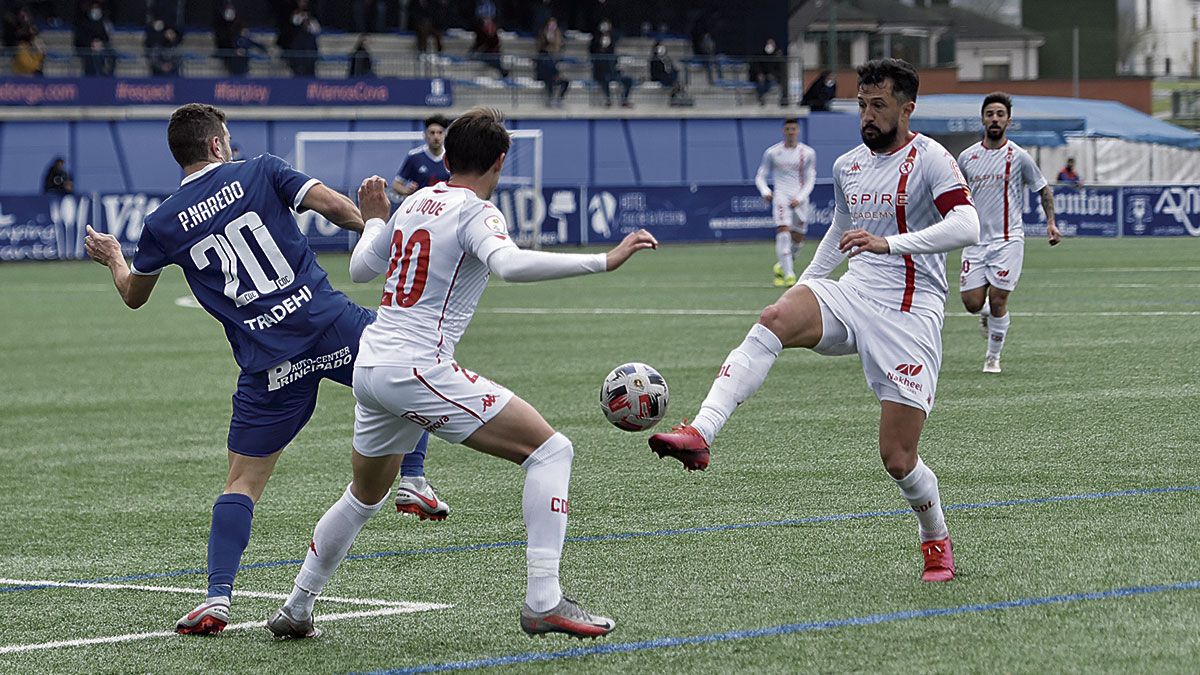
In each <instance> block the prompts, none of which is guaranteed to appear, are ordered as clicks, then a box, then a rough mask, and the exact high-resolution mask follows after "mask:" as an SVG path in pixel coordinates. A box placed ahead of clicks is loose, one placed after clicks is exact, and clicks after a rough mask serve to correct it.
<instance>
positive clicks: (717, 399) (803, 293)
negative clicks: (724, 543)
mask: <svg viewBox="0 0 1200 675" xmlns="http://www.w3.org/2000/svg"><path fill="white" fill-rule="evenodd" d="M821 332H822V323H821V306H820V304H819V303H818V302H817V297H816V295H814V294H813V292H812V290H811V289H809V288H808V287H807V286H805V285H803V284H801V285H799V286H793V287H791V288H789V289H788V290H787V291H786V292H785V293H784V294H783V295H782V296H780V298H779V300H777V301H776V302H775V304H773V305H770V306H768V307H767V308H766V309H764V310H763V311H762V314H761V315H760V316H759V319H758V323H756V324H754V326H753V327H751V328H750V332H749V333H747V334H746V339H745V340H743V341H742V343H741V344H740V345H738V346H737V347H736V348H735V349H734V350H733V351H732V352H730V353H729V356H727V357H725V362H724V363H723V364H721V367H720V369H719V370H718V371H717V377H716V379H715V380H714V381H713V384H712V387H711V388H710V389H709V390H708V396H707V397H705V399H704V402H703V403H702V404H701V405H700V412H699V413H698V414H697V415H696V419H695V420H694V421H693V422H692V423H691V424H683V425H679V426H676V427H675V428H674V429H672V430H671V432H670V433H661V434H654V435H653V436H651V437H650V441H649V442H650V449H651V450H653V451H654V452H656V453H658V455H659V456H660V457H665V456H668V455H669V456H671V457H674V458H676V459H678V460H679V461H680V462H683V465H684V466H685V467H687V468H688V470H689V471H690V470H695V469H698V470H704V469H705V468H707V467H708V462H709V447H710V446H711V445H712V442H713V440H714V439H715V438H716V437H717V434H718V433H719V432H720V431H721V428H722V427H724V426H725V423H726V422H727V421H729V416H730V415H732V414H733V411H734V410H735V409H736V408H737V407H738V406H739V405H741V404H742V403H743V402H745V401H746V400H748V399H749V398H750V397H751V396H753V395H754V393H755V392H756V391H758V389H759V387H761V386H762V384H763V382H764V381H765V380H766V378H767V373H768V372H770V370H771V366H772V365H774V363H775V359H776V358H778V357H779V354H780V352H782V351H783V349H784V348H787V347H814V346H816V345H817V343H818V342H820V340H821Z"/></svg>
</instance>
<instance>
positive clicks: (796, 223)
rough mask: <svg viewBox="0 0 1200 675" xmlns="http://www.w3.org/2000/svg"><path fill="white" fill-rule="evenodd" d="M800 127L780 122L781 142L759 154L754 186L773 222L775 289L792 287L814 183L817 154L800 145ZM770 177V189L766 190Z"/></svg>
mask: <svg viewBox="0 0 1200 675" xmlns="http://www.w3.org/2000/svg"><path fill="white" fill-rule="evenodd" d="M799 137H800V124H799V123H798V122H797V121H796V120H795V118H791V119H786V120H784V121H783V140H782V141H780V142H779V143H776V144H775V145H772V146H771V147H769V148H767V149H766V151H765V152H763V158H762V164H760V165H759V167H758V173H757V174H756V175H755V176H754V184H755V185H756V186H758V192H759V194H761V195H762V197H763V199H765V200H766V201H767V203H768V204H770V205H771V216H772V217H773V218H774V220H775V260H776V262H775V270H774V271H775V285H776V286H791V285H792V284H794V283H796V269H795V258H796V254H797V253H799V252H800V249H801V248H803V246H804V232H805V229H806V228H807V227H808V213H809V208H808V197H809V195H811V194H812V190H813V184H814V183H815V182H816V180H817V153H816V151H815V150H813V149H812V148H810V147H808V146H807V145H805V144H803V143H801V142H800V141H799ZM768 176H770V178H771V182H772V183H773V186H772V187H773V189H772V187H768V186H767V177H768Z"/></svg>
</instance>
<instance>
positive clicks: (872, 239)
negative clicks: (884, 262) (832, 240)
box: [838, 229, 892, 258]
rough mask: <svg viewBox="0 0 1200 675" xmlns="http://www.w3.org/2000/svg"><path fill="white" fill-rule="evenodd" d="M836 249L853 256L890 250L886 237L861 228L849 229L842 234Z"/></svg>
mask: <svg viewBox="0 0 1200 675" xmlns="http://www.w3.org/2000/svg"><path fill="white" fill-rule="evenodd" d="M838 250H840V251H841V252H842V253H845V254H847V256H848V257H850V258H853V257H854V256H856V255H858V254H859V253H878V254H880V255H884V254H887V253H891V252H892V247H891V246H889V245H888V242H887V239H884V238H883V237H877V236H875V235H873V234H871V233H870V232H867V231H866V230H863V229H857V230H849V231H847V232H846V233H845V234H843V235H842V242H841V243H840V244H838Z"/></svg>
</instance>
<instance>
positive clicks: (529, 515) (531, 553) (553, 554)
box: [521, 433, 575, 612]
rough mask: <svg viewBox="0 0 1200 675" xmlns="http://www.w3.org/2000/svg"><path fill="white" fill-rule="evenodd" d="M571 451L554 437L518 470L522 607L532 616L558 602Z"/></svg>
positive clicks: (564, 441)
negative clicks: (522, 479)
mask: <svg viewBox="0 0 1200 675" xmlns="http://www.w3.org/2000/svg"><path fill="white" fill-rule="evenodd" d="M574 457H575V450H574V449H573V448H572V447H571V441H570V440H568V439H567V437H566V436H563V435H562V434H559V433H556V434H554V435H553V436H551V437H550V438H549V439H547V440H546V442H545V443H542V444H541V445H540V446H538V449H537V450H534V451H533V454H532V455H530V456H529V457H528V458H526V459H525V461H524V462H523V463H522V464H521V468H522V469H525V493H524V495H523V496H522V497H521V510H522V512H523V513H524V514H525V536H526V541H527V542H528V543H527V544H526V546H525V574H526V583H525V604H526V605H529V608H530V609H532V610H533V611H535V612H545V611H546V610H549V609H553V608H554V606H555V605H557V604H558V603H559V601H561V600H562V588H561V587H560V586H559V584H558V564H559V561H560V560H561V559H562V547H563V539H564V538H566V536H567V512H568V511H569V510H570V509H569V505H570V502H569V501H568V499H567V498H568V494H567V488H568V486H569V484H570V482H571V460H572V459H573V458H574Z"/></svg>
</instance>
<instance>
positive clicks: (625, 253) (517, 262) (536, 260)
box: [484, 230, 658, 282]
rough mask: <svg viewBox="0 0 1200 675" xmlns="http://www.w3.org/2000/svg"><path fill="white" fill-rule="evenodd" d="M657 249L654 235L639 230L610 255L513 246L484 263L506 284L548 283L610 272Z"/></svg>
mask: <svg viewBox="0 0 1200 675" xmlns="http://www.w3.org/2000/svg"><path fill="white" fill-rule="evenodd" d="M657 247H658V241H657V240H656V239H655V238H654V236H653V235H652V234H650V233H649V232H647V231H645V230H638V231H637V232H631V233H629V234H628V235H627V236H626V237H625V239H623V240H622V241H621V243H619V244H617V245H616V246H614V247H613V248H612V250H610V251H609V252H608V253H595V254H587V253H552V252H550V251H526V250H523V249H519V248H517V247H516V246H511V245H510V246H504V247H500V248H496V249H495V250H493V251H492V252H490V253H488V254H487V259H486V260H485V261H484V262H485V264H486V265H487V266H488V269H489V270H490V271H492V272H493V273H495V274H496V275H497V276H499V277H500V278H501V279H503V280H505V281H512V282H527V281H546V280H549V279H564V278H566V277H575V276H580V275H583V274H595V273H597V272H610V271H612V270H615V269H617V268H618V267H620V266H621V265H623V264H625V261H626V260H629V258H630V257H631V256H632V255H633V254H634V253H637V252H638V251H641V250H644V249H647V248H657Z"/></svg>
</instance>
